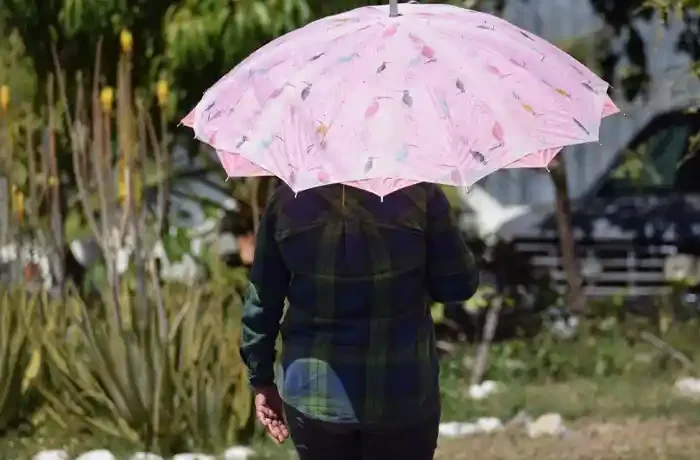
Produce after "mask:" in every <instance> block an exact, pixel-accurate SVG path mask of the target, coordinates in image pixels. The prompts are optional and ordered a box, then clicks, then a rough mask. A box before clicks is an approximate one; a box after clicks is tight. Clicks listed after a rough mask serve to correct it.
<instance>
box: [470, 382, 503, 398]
mask: <svg viewBox="0 0 700 460" xmlns="http://www.w3.org/2000/svg"><path fill="white" fill-rule="evenodd" d="M500 389H501V385H500V384H499V383H498V382H494V381H493V380H484V381H483V382H481V383H478V384H475V385H471V386H470V387H469V392H468V393H469V397H470V398H472V399H476V400H481V399H486V398H488V397H489V396H491V395H492V394H494V393H497V392H498V391H499V390H500Z"/></svg>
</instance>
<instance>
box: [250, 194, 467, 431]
mask: <svg viewBox="0 0 700 460" xmlns="http://www.w3.org/2000/svg"><path fill="white" fill-rule="evenodd" d="M477 284H478V270H477V268H476V266H475V261H474V257H473V255H472V254H471V252H470V251H469V249H468V248H467V246H466V245H465V243H464V241H463V239H462V236H461V234H460V231H459V229H458V226H457V225H456V223H455V221H454V218H453V216H452V212H451V210H450V205H449V203H448V201H447V198H446V197H445V195H444V193H443V192H442V190H441V189H440V188H439V187H438V186H435V185H432V184H417V185H414V186H411V187H408V188H406V189H403V190H400V191H397V192H395V193H392V194H390V195H388V196H387V197H385V198H384V199H383V200H380V199H379V198H378V197H377V196H375V195H373V194H370V193H368V192H364V191H361V190H358V189H354V188H350V187H343V186H341V185H335V186H326V187H321V188H317V189H312V190H308V191H305V192H302V193H299V195H298V196H297V197H295V194H294V192H292V190H291V189H289V188H288V187H286V186H282V187H280V188H279V189H278V190H277V191H276V193H275V195H274V196H273V198H272V200H271V202H270V203H269V204H268V206H267V208H266V209H265V212H264V215H263V217H262V220H261V224H260V228H259V232H258V235H257V243H256V251H255V260H254V263H253V266H252V268H251V272H250V285H249V290H248V294H247V298H246V302H245V306H244V311H243V321H242V323H243V335H242V344H241V356H242V357H243V360H244V362H245V363H246V365H247V366H248V369H249V377H250V383H251V385H253V386H264V385H269V384H273V383H274V381H275V378H274V371H273V364H274V360H275V350H274V348H275V342H276V338H277V335H278V333H280V332H281V335H282V356H281V362H282V367H283V379H282V382H283V383H282V384H281V388H280V390H281V394H282V397H283V399H284V401H285V402H286V403H287V404H289V405H291V406H292V407H294V408H295V409H297V410H298V411H300V412H302V413H304V414H306V415H309V416H311V417H313V418H316V419H319V420H324V421H329V422H338V423H360V424H383V423H388V424H395V423H400V422H409V421H411V420H415V419H416V418H417V417H421V415H422V414H425V415H427V414H426V411H431V410H439V399H440V398H439V383H438V373H439V368H438V358H437V350H436V344H435V331H434V325H433V322H432V318H431V316H430V309H429V299H432V300H434V301H437V302H452V301H462V300H466V299H468V298H469V297H471V296H472V294H473V293H474V291H475V290H476V287H477ZM285 299H287V301H288V305H289V306H288V308H287V311H286V313H285V315H284V319H283V321H282V324H281V327H280V320H281V319H282V315H283V311H284V302H285ZM431 413H434V412H431Z"/></svg>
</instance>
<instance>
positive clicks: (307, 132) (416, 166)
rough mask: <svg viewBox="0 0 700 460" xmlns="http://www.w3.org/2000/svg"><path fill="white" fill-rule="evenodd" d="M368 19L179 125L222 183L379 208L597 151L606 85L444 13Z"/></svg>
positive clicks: (511, 31) (242, 76) (518, 33)
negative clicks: (268, 180) (315, 193)
mask: <svg viewBox="0 0 700 460" xmlns="http://www.w3.org/2000/svg"><path fill="white" fill-rule="evenodd" d="M395 8H396V5H395V4H392V5H390V6H379V7H373V6H372V7H363V8H358V9H355V10H352V11H349V12H346V13H342V14H339V15H336V16H331V17H327V18H324V19H321V20H318V21H315V22H313V23H311V24H309V25H307V26H306V27H303V28H301V29H298V30H296V31H293V32H291V33H289V34H287V35H285V36H283V37H280V38H278V39H277V40H274V41H272V42H270V43H268V44H267V45H265V46H263V47H262V48H260V49H259V50H257V51H256V52H255V53H253V54H252V55H251V56H249V57H248V58H247V59H246V60H244V61H243V62H241V63H240V64H239V65H238V66H236V67H235V68H234V69H233V70H232V71H231V72H229V73H228V74H227V75H226V76H224V77H223V78H222V79H221V80H219V82H217V83H216V84H215V85H214V86H213V87H212V88H211V89H209V90H208V91H207V92H206V93H205V95H204V97H203V98H202V100H201V101H200V102H199V103H198V104H197V106H196V107H195V109H194V110H193V111H192V112H191V113H190V114H189V115H188V116H187V117H186V118H185V119H184V120H183V123H185V124H187V125H188V126H191V127H192V128H193V129H194V131H195V135H196V136H197V138H198V139H200V140H202V141H204V142H206V143H208V144H209V145H211V146H212V147H214V148H215V149H216V151H217V153H218V155H219V158H220V159H221V161H222V164H223V165H224V168H225V169H226V171H227V173H228V174H229V175H230V176H249V175H265V174H273V175H276V176H278V177H280V178H281V179H283V180H284V181H285V182H287V184H289V186H290V187H292V188H293V189H294V190H296V191H301V190H305V189H308V188H312V187H316V186H321V185H324V184H329V183H345V184H348V185H352V186H355V187H359V188H363V189H365V190H369V191H371V192H374V193H376V194H378V195H382V196H383V195H386V194H388V193H390V192H392V191H394V190H397V189H399V188H402V187H405V186H407V185H410V184H413V183H415V182H436V183H442V184H448V185H455V186H469V185H472V184H473V183H475V182H476V181H478V180H479V179H481V178H483V177H484V176H486V175H488V174H490V173H492V172H494V171H496V170H498V169H501V168H506V167H523V166H524V165H530V166H534V165H538V166H541V165H546V163H547V162H548V161H549V160H551V158H552V157H553V156H554V155H555V154H556V153H557V152H558V151H559V150H561V148H562V147H564V146H567V145H572V144H578V143H583V142H592V141H597V140H598V131H599V128H600V123H601V119H602V118H603V117H604V116H606V115H609V114H612V113H615V112H617V108H616V107H615V105H614V104H613V103H612V101H611V100H610V99H609V97H608V96H607V89H608V84H607V83H606V82H605V81H603V80H602V79H600V78H599V77H598V76H596V75H595V74H594V73H593V72H591V71H590V70H589V69H587V68H586V67H585V66H583V65H582V64H580V63H579V62H578V61H576V60H575V59H574V58H572V57H571V56H569V55H568V54H566V53H565V52H563V51H562V50H560V49H558V48H556V47H555V46H554V45H552V44H550V43H548V42H546V41H545V40H543V39H541V38H539V37H537V36H535V35H533V34H531V33H529V32H527V31H525V30H522V29H520V28H518V27H516V26H514V25H512V24H510V23H508V22H507V21H504V20H502V19H499V18H497V17H495V16H492V15H489V14H485V13H479V12H475V11H472V10H468V9H464V8H459V7H456V6H450V5H438V4H432V5H419V4H404V5H401V10H400V14H397V10H396V9H395Z"/></svg>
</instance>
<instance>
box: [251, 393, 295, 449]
mask: <svg viewBox="0 0 700 460" xmlns="http://www.w3.org/2000/svg"><path fill="white" fill-rule="evenodd" d="M255 416H256V417H257V419H258V421H259V422H260V423H262V425H263V426H264V427H265V431H267V434H269V435H270V437H271V438H272V439H273V440H274V441H275V442H276V443H277V444H282V443H283V442H284V441H285V439H287V438H288V437H289V429H288V428H287V423H286V422H285V421H284V413H283V409H282V398H281V397H280V393H279V390H278V389H277V386H275V385H270V386H266V387H261V388H256V389H255Z"/></svg>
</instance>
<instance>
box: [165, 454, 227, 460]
mask: <svg viewBox="0 0 700 460" xmlns="http://www.w3.org/2000/svg"><path fill="white" fill-rule="evenodd" d="M172 460H216V459H215V458H214V457H212V456H211V455H204V454H177V455H176V456H174V457H173V459H172Z"/></svg>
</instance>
